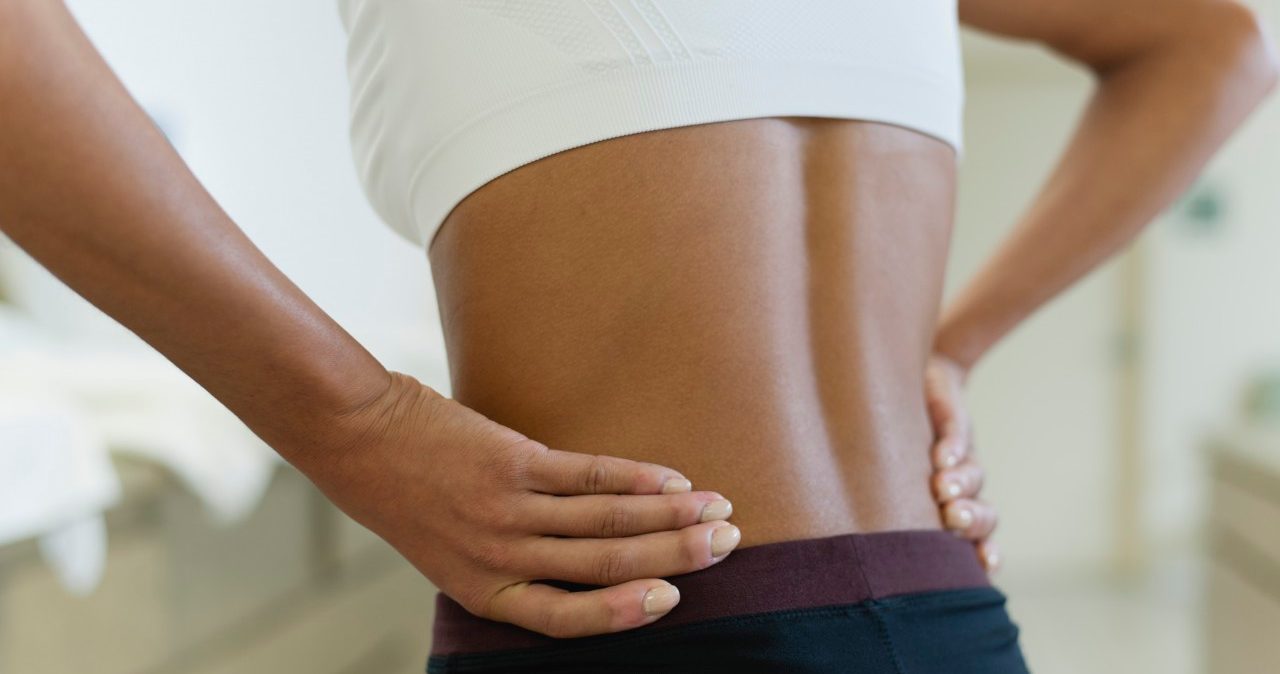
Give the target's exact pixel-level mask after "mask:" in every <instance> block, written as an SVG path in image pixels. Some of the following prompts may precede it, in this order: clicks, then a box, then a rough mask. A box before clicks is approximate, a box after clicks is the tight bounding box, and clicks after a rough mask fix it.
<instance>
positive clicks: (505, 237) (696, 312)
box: [430, 118, 955, 546]
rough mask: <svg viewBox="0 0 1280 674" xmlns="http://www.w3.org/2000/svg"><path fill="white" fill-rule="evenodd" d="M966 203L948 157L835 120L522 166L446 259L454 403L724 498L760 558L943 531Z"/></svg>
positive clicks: (480, 195) (464, 221)
mask: <svg viewBox="0 0 1280 674" xmlns="http://www.w3.org/2000/svg"><path fill="white" fill-rule="evenodd" d="M954 185H955V155H954V152H953V151H952V149H951V147H950V146H949V145H947V144H945V143H943V142H942V141H939V140H937V139H934V138H930V137H928V136H924V135H922V134H919V133H917V132H914V131H908V130H906V129H902V128H899V127H894V126H888V125H882V124H872V123H866V122H858V121H851V120H840V119H815V118H785V119H754V120H741V121H732V122H722V123H716V124H710V125H703V126H698V127H683V128H676V129H669V130H664V131H657V132H652V133H643V134H636V135H631V136H625V137H622V138H617V139H612V140H608V141H604V142H599V143H594V144H591V145H588V146H585V147H581V148H577V149H573V150H569V151H566V152H562V153H560V154H557V155H555V156H553V157H549V158H545V159H542V160H539V161H536V162H533V163H532V164H529V165H526V166H524V167H521V168H519V169H517V170H515V171H512V172H510V173H508V174H506V175H504V176H502V177H501V178H498V179H497V180H494V181H492V182H490V183H488V184H487V185H485V186H484V187H482V188H481V189H480V190H478V191H476V192H474V193H472V194H471V195H470V196H469V197H468V198H467V199H466V200H465V201H464V202H462V204H460V205H459V206H458V208H456V209H455V210H454V211H453V213H452V214H451V216H450V217H449V219H448V220H447V221H446V222H445V224H444V225H443V226H442V228H441V229H440V233H439V235H438V236H437V237H436V238H435V240H434V242H433V245H432V247H431V249H430V256H431V263H432V269H433V273H434V275H435V286H436V291H437V295H438V298H439V302H440V313H441V317H442V320H443V325H444V334H445V339H446V344H447V347H448V352H449V364H450V371H451V373H452V375H453V396H454V398H455V399H456V400H458V401H459V402H461V403H463V404H465V405H467V406H468V407H471V408H472V409H475V410H477V411H479V412H481V413H483V414H485V415H486V416H488V417H490V418H491V419H493V420H495V421H498V422H500V423H502V424H505V425H507V426H510V427H512V428H518V429H520V430H521V431H522V432H524V433H526V434H528V435H530V436H531V437H536V438H538V439H539V440H541V441H543V442H546V443H548V444H550V445H552V446H555V447H559V448H561V449H569V450H574V451H586V450H591V451H605V452H607V453H608V454H611V455H614V456H620V457H625V458H632V459H637V460H644V461H653V462H655V463H660V464H663V465H669V466H675V467H678V468H679V469H680V471H681V472H682V473H683V474H684V475H685V476H686V477H688V478H689V479H690V480H692V481H693V482H694V484H705V485H715V488H716V490H717V491H718V492H720V493H721V494H723V495H725V496H726V497H727V498H728V499H730V500H731V501H732V502H733V505H734V511H733V521H734V523H735V524H737V525H738V526H739V527H740V528H741V529H742V545H743V546H749V545H757V544H760V543H768V542H773V541H781V540H792V539H796V538H810V537H818V536H830V535H835V534H841V533H848V532H857V531H879V530H889V529H918V528H938V527H939V526H941V522H940V519H939V512H938V508H937V505H936V504H935V503H934V497H933V494H931V492H930V483H929V478H930V473H931V472H932V467H931V465H930V460H929V451H928V448H929V446H930V444H931V439H932V430H931V427H930V424H929V419H928V415H927V413H926V409H925V398H924V395H923V386H922V382H923V381H924V368H925V363H926V359H927V358H928V356H929V353H930V350H931V345H932V339H933V333H934V327H935V325H936V321H937V308H938V303H939V294H940V288H941V283H942V275H943V271H944V268H945V262H946V255H947V244H948V240H949V235H950V229H951V210H952V202H953V198H954ZM904 194H910V195H912V198H911V199H903V198H902V195H904Z"/></svg>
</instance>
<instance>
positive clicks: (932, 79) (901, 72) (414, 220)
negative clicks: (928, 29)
mask: <svg viewBox="0 0 1280 674" xmlns="http://www.w3.org/2000/svg"><path fill="white" fill-rule="evenodd" d="M583 1H584V2H586V0H583ZM716 62H719V63H742V64H746V63H751V61H750V60H745V59H716ZM696 63H698V62H697V61H674V62H668V63H649V64H645V66H643V67H648V68H662V67H689V66H691V65H694V64H696ZM768 63H770V64H778V63H785V64H790V65H797V66H800V65H806V64H812V63H814V62H813V61H812V60H811V59H795V60H785V61H784V60H782V59H773V60H770V61H768ZM823 65H831V64H829V63H823ZM836 65H837V66H838V67H841V68H866V69H870V70H880V71H885V72H890V73H893V74H894V75H897V76H903V77H910V78H913V79H916V80H917V81H921V82H928V83H931V84H944V83H945V82H946V81H947V80H946V79H945V78H942V77H939V76H937V75H935V74H933V73H931V72H928V71H923V70H919V69H905V68H883V67H877V66H873V65H872V64H870V63H861V64H855V63H840V64H836ZM611 75H612V72H593V73H588V74H586V75H585V76H583V77H575V78H572V79H569V80H565V81H562V82H555V83H552V84H548V85H547V86H544V87H538V88H536V89H533V90H532V91H525V92H522V93H521V94H519V95H517V96H513V97H511V98H508V99H505V100H503V101H500V102H498V103H495V104H493V105H491V106H489V107H488V108H485V109H484V110H482V111H480V112H477V113H475V114H474V115H472V116H471V117H470V118H469V119H467V120H466V121H465V122H463V123H461V124H459V125H458V126H457V127H455V128H454V130H453V131H451V132H449V133H448V134H447V135H446V136H445V137H444V138H443V139H441V140H440V142H439V143H437V144H436V146H435V147H433V148H431V150H430V151H428V152H427V155H426V156H425V157H423V158H422V159H420V160H419V161H418V163H417V164H416V165H415V166H414V169H413V172H412V173H411V174H410V176H409V182H408V185H407V186H406V190H405V199H406V200H408V199H411V198H412V195H413V194H414V193H415V192H416V190H417V184H418V180H419V178H420V175H421V173H422V171H423V169H424V168H426V166H427V165H428V164H430V162H431V160H432V159H433V158H434V157H435V155H436V154H437V153H439V152H440V150H441V149H442V148H444V147H445V146H447V145H448V144H449V143H450V142H452V140H453V139H454V138H456V137H458V136H460V135H462V134H463V133H464V132H466V131H467V130H468V129H470V128H471V127H472V126H474V125H476V124H478V123H479V122H481V121H482V120H484V119H485V118H487V117H489V116H490V115H493V114H495V113H497V112H499V111H501V110H505V109H508V108H511V107H513V106H515V105H519V104H520V103H522V102H524V101H526V100H528V99H531V98H537V97H538V96H543V95H545V94H548V93H550V92H552V91H557V90H559V89H567V88H572V87H575V86H580V85H582V84H583V83H585V82H590V81H593V80H596V79H602V78H607V77H610V76H611ZM566 149H568V148H566ZM512 168H515V167H512ZM407 211H408V213H409V215H410V219H411V224H412V226H413V227H414V228H415V229H419V230H420V229H421V227H420V226H419V225H418V216H417V213H416V212H414V209H413V207H412V204H409V207H408V209H407Z"/></svg>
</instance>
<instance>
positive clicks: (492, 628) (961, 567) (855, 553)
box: [431, 529, 990, 655]
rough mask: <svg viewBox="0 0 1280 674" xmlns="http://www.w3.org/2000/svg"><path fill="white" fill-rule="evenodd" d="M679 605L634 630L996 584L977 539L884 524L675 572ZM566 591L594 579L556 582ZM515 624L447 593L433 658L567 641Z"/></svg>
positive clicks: (440, 605)
mask: <svg viewBox="0 0 1280 674" xmlns="http://www.w3.org/2000/svg"><path fill="white" fill-rule="evenodd" d="M666 580H668V581H670V582H671V583H672V584H674V585H675V586H676V587H678V588H679V589H680V603H679V604H677V605H676V607H675V608H674V609H672V610H671V612H670V613H668V614H667V615H666V616H663V617H662V618H661V619H660V620H658V621H656V622H654V623H650V624H649V625H645V626H644V627H639V628H636V629H634V630H630V631H631V632H639V631H648V630H655V629H663V628H667V627H673V626H676V625H684V624H688V623H694V622H700V621H703V620H714V619H716V618H724V617H728V616H740V615H750V614H755V613H768V612H772V611H782V610H793V609H805V608H815V607H820V606H834V605H841V604H857V603H860V602H864V601H867V600H870V599H879V598H883V597H890V596H894V595H902V594H914V593H918V592H931V591H938V590H956V589H962V588H969V587H984V586H989V585H990V580H989V579H988V578H987V574H986V572H985V571H984V570H983V568H982V565H981V563H980V562H979V561H978V556H977V554H976V553H975V552H974V550H973V546H972V545H971V544H970V543H968V542H967V541H964V540H962V539H960V538H958V537H956V536H955V535H953V534H951V533H949V532H946V531H942V530H935V529H929V530H911V531H884V532H874V533H859V534H842V535H839V536H830V537H825V538H810V539H804V540H796V541H782V542H779V543H766V544H764V545H755V546H751V547H747V548H742V549H740V550H737V551H735V552H734V553H733V554H731V555H729V556H728V557H727V558H726V559H725V560H724V561H722V562H720V563H718V564H716V565H714V566H711V567H708V568H706V569H702V570H701V571H695V572H693V573H686V574H682V575H679V576H670V577H668V578H667V579H666ZM553 584H554V585H557V586H558V587H564V588H566V589H593V588H596V587H599V586H596V585H579V584H574V583H553ZM565 641H566V640H565V639H555V638H552V637H548V636H545V635H542V634H539V633H537V632H533V631H531V630H526V629H524V628H521V627H517V626H515V625H512V624H510V623H502V622H497V621H493V620H487V619H484V618H480V617H477V616H474V615H472V614H471V613H469V612H468V611H467V610H466V609H464V608H463V607H462V605H461V604H459V603H457V602H456V601H454V600H453V599H450V598H449V597H448V596H446V595H445V594H444V593H443V592H442V593H440V594H439V595H437V597H436V617H435V625H434V627H433V638H432V645H431V654H432V655H449V654H453V653H478V652H489V651H499V650H507V649H512V648H529V647H534V646H543V645H548V644H555V643H563V642H565Z"/></svg>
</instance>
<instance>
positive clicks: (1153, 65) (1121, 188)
mask: <svg viewBox="0 0 1280 674" xmlns="http://www.w3.org/2000/svg"><path fill="white" fill-rule="evenodd" d="M1221 15H1222V17H1223V18H1221V19H1215V21H1217V23H1215V22H1214V21H1208V22H1205V23H1203V24H1202V25H1199V26H1190V25H1189V26H1188V28H1187V29H1186V32H1185V33H1183V34H1179V35H1173V34H1171V35H1170V36H1169V37H1168V38H1167V39H1165V40H1162V41H1159V42H1156V43H1153V44H1151V45H1149V46H1147V47H1146V48H1144V49H1142V50H1141V51H1138V52H1135V53H1134V54H1132V55H1129V56H1127V57H1126V58H1123V59H1117V60H1112V59H1110V58H1106V59H1102V58H1099V60H1098V61H1097V62H1096V63H1095V64H1094V65H1095V69H1096V70H1097V71H1098V85H1097V87H1096V89H1095V92H1094V95H1093V98H1092V100H1091V101H1090V103H1089V104H1088V106H1087V107H1086V110H1085V113H1084V115H1083V117H1082V119H1081V120H1080V123H1079V126H1078V127H1077V129H1076V132H1075V134H1074V135H1073V138H1072V140H1071V142H1070V144H1069V145H1068V147H1067V149H1066V151H1065V152H1064V154H1063V156H1062V158H1061V159H1060V161H1059V163H1058V165H1057V167H1056V168H1055V170H1054V171H1053V172H1052V174H1051V176H1050V178H1049V179H1048V181H1047V183H1046V184H1045V186H1044V189H1043V190H1042V191H1041V193H1040V194H1039V195H1038V197H1037V198H1036V200H1035V201H1034V202H1033V204H1032V206H1031V207H1030V209H1029V210H1028V212H1027V213H1026V214H1025V216H1024V217H1023V218H1022V219H1021V221H1020V222H1019V223H1018V225H1017V226H1016V228H1015V230H1014V231H1013V233H1012V234H1011V236H1010V237H1009V238H1008V239H1007V240H1006V241H1004V242H1003V243H1002V245H1001V246H1000V247H999V248H998V250H997V251H996V252H995V254H994V255H993V256H992V257H991V258H990V259H989V260H988V261H987V263H986V264H985V265H984V266H983V267H982V268H981V269H980V271H979V272H978V274H977V275H976V276H975V277H974V278H973V279H972V280H971V282H970V283H969V284H968V285H967V286H966V287H964V288H963V289H962V291H961V292H960V293H958V294H957V295H956V297H955V299H954V300H953V301H952V302H951V303H950V304H949V305H948V306H947V307H946V308H945V311H944V312H943V315H942V318H941V321H940V324H939V329H938V333H937V336H936V342H935V345H936V346H937V348H938V350H939V351H941V352H943V353H945V354H947V355H949V356H950V357H951V358H953V359H954V360H956V361H957V362H959V363H960V364H961V365H962V366H964V367H965V368H966V369H967V368H970V367H972V365H973V364H974V362H976V361H977V360H978V359H979V358H980V357H981V356H982V355H983V354H984V353H986V352H987V351H988V350H989V349H990V348H991V346H992V345H993V344H995V343H996V342H997V341H998V340H999V339H1000V338H1001V337H1003V336H1004V335H1005V334H1007V333H1008V332H1009V331H1010V330H1012V329H1013V328H1014V327H1015V326H1016V325H1017V324H1018V323H1019V322H1021V321H1022V320H1023V319H1024V318H1026V317H1027V316H1028V315H1030V314H1031V313H1032V312H1034V311H1035V310H1036V309H1037V308H1039V307H1040V306H1042V305H1043V304H1044V303H1046V302H1047V301H1048V300H1049V299H1051V298H1052V297H1054V296H1055V295H1057V294H1058V293H1059V292H1061V291H1062V290H1063V289H1064V288H1066V287H1068V286H1069V285H1071V284H1072V283H1074V282H1075V281H1077V280H1078V279H1080V278H1081V277H1082V276H1084V275H1085V274H1086V273H1088V272H1089V271H1090V270H1092V269H1094V268H1095V267H1096V266H1098V265H1099V264H1100V263H1102V262H1103V261H1105V260H1106V259H1107V258H1109V257H1111V256H1112V255H1114V254H1115V253H1117V252H1118V251H1120V250H1121V249H1122V248H1124V247H1125V246H1126V245H1127V244H1128V243H1129V242H1130V241H1131V240H1132V239H1133V238H1134V236H1135V235H1136V234H1137V233H1138V232H1139V231H1140V230H1141V229H1142V228H1143V227H1144V226H1145V225H1146V224H1147V223H1148V222H1149V221H1151V219H1152V218H1153V217H1155V215H1156V214H1158V213H1159V211H1160V210H1161V209H1163V208H1165V207H1166V206H1167V205H1168V204H1169V203H1170V202H1171V201H1172V200H1173V199H1174V198H1176V196H1177V195H1178V194H1179V193H1180V192H1181V191H1182V190H1184V189H1185V188H1186V186H1187V185H1188V184H1189V183H1190V181H1191V180H1193V179H1194V178H1195V176H1196V175H1197V173H1198V172H1199V171H1200V169H1201V168H1202V166H1203V165H1204V163H1205V162H1206V161H1207V160H1208V159H1209V157H1210V156H1211V155H1212V154H1213V152H1214V151H1215V150H1217V149H1218V147H1219V146H1220V145H1221V144H1222V143H1223V142H1224V140H1225V139H1226V138H1227V137H1228V136H1229V134H1230V133H1231V132H1232V131H1233V130H1235V129H1236V127H1237V126H1239V124H1240V123H1241V122H1242V121H1243V120H1244V119H1245V118H1246V117H1247V115H1248V114H1249V113H1250V112H1251V111H1252V110H1253V109H1254V108H1255V106H1256V105H1257V104H1258V102H1259V101H1260V100H1261V99H1262V98H1263V96H1264V95H1265V94H1266V93H1267V92H1268V91H1269V90H1270V89H1271V88H1272V86H1273V81H1274V79H1275V70H1274V69H1275V66H1274V61H1273V58H1274V57H1273V56H1272V55H1270V54H1269V53H1268V50H1269V45H1268V44H1267V42H1266V40H1265V38H1264V37H1263V36H1262V35H1261V34H1259V33H1257V32H1256V31H1255V30H1254V29H1253V27H1252V25H1251V24H1247V21H1245V19H1246V18H1247V16H1245V17H1237V16H1235V15H1234V14H1232V13H1229V12H1222V13H1221ZM1214 16H1217V15H1214ZM1246 24H1247V25H1246ZM1107 56H1108V57H1109V56H1110V55H1107Z"/></svg>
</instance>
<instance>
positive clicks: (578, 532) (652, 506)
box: [520, 491, 733, 538]
mask: <svg viewBox="0 0 1280 674" xmlns="http://www.w3.org/2000/svg"><path fill="white" fill-rule="evenodd" d="M529 496H530V498H528V499H525V500H524V501H523V502H522V504H521V506H520V507H521V510H522V521H523V522H525V523H527V528H526V529H525V531H529V532H531V533H538V534H543V535H548V536H572V537H575V538H584V537H588V538H590V537H594V538H622V537H625V536H636V535H638V534H647V533H652V532H655V531H668V530H672V529H683V528H684V527H687V526H691V525H694V524H698V523H699V522H709V521H711V520H725V519H728V518H729V515H731V514H732V513H733V504H731V503H730V502H729V501H728V500H727V499H725V498H724V497H723V496H721V495H720V494H717V493H716V492H713V491H695V492H685V493H681V494H645V495H640V496H635V495H626V496H619V495H615V494H591V495H582V496H550V495H548V494H529Z"/></svg>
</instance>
